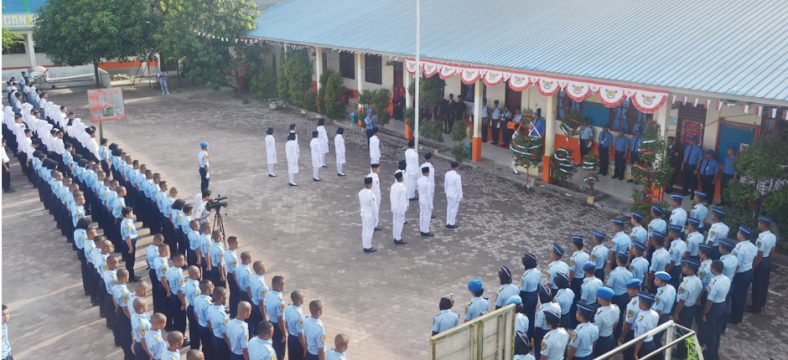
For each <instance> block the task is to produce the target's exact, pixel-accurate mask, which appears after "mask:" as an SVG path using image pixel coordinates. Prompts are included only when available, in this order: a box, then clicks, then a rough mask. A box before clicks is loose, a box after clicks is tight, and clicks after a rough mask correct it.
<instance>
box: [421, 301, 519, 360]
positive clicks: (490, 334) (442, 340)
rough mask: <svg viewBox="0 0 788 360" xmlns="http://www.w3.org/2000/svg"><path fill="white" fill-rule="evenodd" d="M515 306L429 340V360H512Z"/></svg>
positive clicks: (459, 326) (502, 309)
mask: <svg viewBox="0 0 788 360" xmlns="http://www.w3.org/2000/svg"><path fill="white" fill-rule="evenodd" d="M514 318H515V307H514V305H508V306H506V307H503V308H500V309H498V310H495V311H493V312H491V313H489V314H486V315H484V316H481V317H478V318H476V319H474V320H471V321H469V322H466V323H463V324H460V325H458V326H456V327H454V328H451V329H449V330H446V331H444V332H442V333H440V334H437V335H435V336H433V337H431V338H430V360H504V359H505V360H510V359H512V357H513V356H514V355H513V354H514Z"/></svg>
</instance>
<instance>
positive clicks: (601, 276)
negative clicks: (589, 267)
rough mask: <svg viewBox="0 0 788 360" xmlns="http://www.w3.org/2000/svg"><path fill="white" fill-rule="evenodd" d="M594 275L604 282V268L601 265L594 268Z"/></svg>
mask: <svg viewBox="0 0 788 360" xmlns="http://www.w3.org/2000/svg"><path fill="white" fill-rule="evenodd" d="M594 276H596V278H597V279H599V280H602V282H605V268H604V267H603V268H599V269H596V270H594Z"/></svg>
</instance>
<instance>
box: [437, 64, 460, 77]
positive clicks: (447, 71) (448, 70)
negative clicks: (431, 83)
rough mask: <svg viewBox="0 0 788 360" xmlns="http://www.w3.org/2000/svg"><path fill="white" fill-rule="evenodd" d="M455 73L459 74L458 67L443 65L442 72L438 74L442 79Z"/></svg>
mask: <svg viewBox="0 0 788 360" xmlns="http://www.w3.org/2000/svg"><path fill="white" fill-rule="evenodd" d="M455 74H457V67H456V66H451V65H443V66H442V67H441V72H440V73H439V74H438V76H440V77H441V79H443V80H446V79H448V78H450V77H452V76H454V75H455Z"/></svg>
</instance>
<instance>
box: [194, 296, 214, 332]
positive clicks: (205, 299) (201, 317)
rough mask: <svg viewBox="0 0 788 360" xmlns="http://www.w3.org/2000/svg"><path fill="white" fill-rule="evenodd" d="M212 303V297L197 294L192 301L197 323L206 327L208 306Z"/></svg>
mask: <svg viewBox="0 0 788 360" xmlns="http://www.w3.org/2000/svg"><path fill="white" fill-rule="evenodd" d="M211 304H213V299H211V297H210V296H208V295H205V294H200V295H198V296H197V300H195V301H194V317H196V318H197V323H198V324H199V325H200V326H202V327H204V328H207V327H208V308H210V307H211V306H212V305H211Z"/></svg>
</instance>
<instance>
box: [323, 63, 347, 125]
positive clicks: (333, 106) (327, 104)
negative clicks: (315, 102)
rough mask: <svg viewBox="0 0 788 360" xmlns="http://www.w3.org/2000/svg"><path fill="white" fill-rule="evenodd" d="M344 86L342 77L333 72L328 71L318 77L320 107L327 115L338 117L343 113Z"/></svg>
mask: <svg viewBox="0 0 788 360" xmlns="http://www.w3.org/2000/svg"><path fill="white" fill-rule="evenodd" d="M344 93H345V86H344V85H342V77H341V76H339V74H337V73H335V72H328V73H326V74H323V75H322V76H321V77H320V107H321V110H322V111H323V114H325V115H326V116H327V117H329V118H332V119H338V118H341V117H342V116H344V115H345V104H344V103H343V102H342V95H343V94H344Z"/></svg>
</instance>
